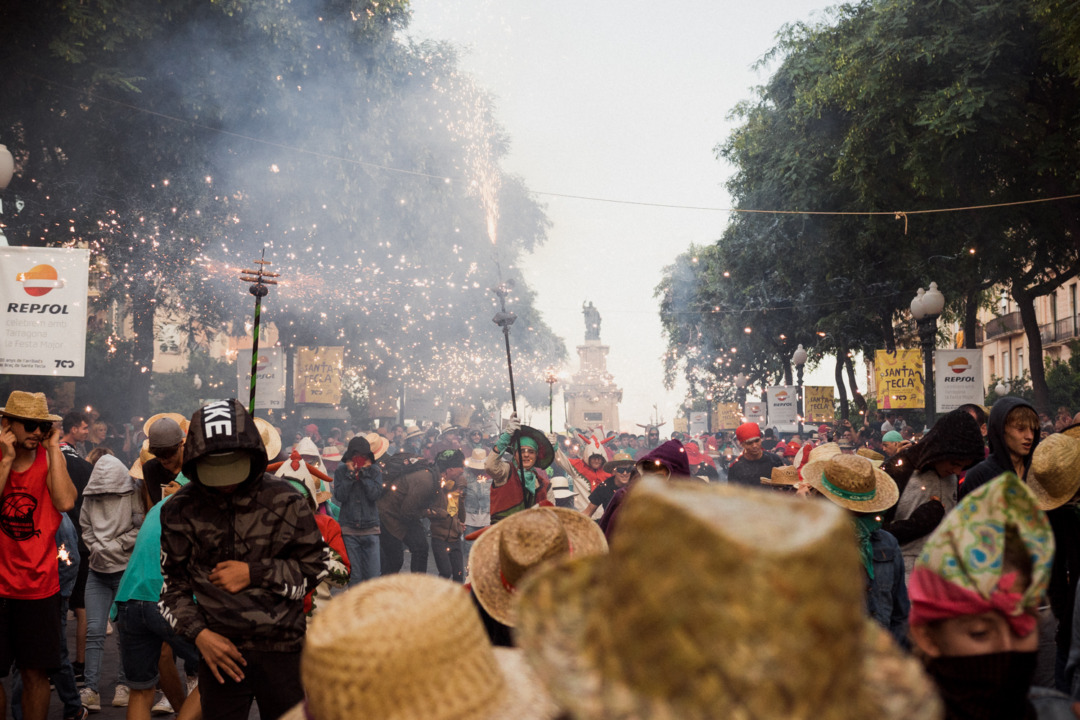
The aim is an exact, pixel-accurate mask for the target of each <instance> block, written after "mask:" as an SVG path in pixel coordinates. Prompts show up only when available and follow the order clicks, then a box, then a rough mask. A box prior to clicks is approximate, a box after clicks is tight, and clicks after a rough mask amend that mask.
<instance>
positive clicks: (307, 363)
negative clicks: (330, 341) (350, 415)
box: [249, 347, 345, 405]
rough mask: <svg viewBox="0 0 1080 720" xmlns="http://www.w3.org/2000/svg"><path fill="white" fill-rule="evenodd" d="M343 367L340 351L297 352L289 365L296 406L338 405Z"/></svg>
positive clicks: (321, 349) (325, 349)
mask: <svg viewBox="0 0 1080 720" xmlns="http://www.w3.org/2000/svg"><path fill="white" fill-rule="evenodd" d="M249 360H250V356H249ZM344 367H345V348H344V347H302V348H297V349H296V360H295V363H294V365H293V398H294V399H295V400H296V402H298V403H308V404H316V405H338V404H340V403H341V373H342V369H343V368H344Z"/></svg>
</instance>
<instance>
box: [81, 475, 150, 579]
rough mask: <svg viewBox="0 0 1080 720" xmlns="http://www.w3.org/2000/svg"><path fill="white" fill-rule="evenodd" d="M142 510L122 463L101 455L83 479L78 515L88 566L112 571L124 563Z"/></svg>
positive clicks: (137, 530) (143, 511) (129, 551)
mask: <svg viewBox="0 0 1080 720" xmlns="http://www.w3.org/2000/svg"><path fill="white" fill-rule="evenodd" d="M145 512H146V510H145V509H144V508H143V507H142V502H141V500H140V499H139V496H138V495H137V494H136V493H135V480H134V479H132V477H131V475H129V474H128V469H127V467H125V466H124V463H123V462H121V461H120V459H119V458H117V457H116V456H114V455H102V456H101V458H100V459H99V460H98V461H97V464H96V465H95V466H94V470H93V472H91V473H90V479H89V480H88V481H87V482H86V489H85V490H83V504H82V512H81V513H80V515H79V525H80V526H81V527H82V538H83V543H84V544H85V545H86V547H87V549H88V550H89V551H90V558H89V562H90V569H91V570H95V571H97V572H100V573H114V572H120V571H121V570H123V569H124V568H126V567H127V564H128V559H129V558H130V557H131V551H132V549H133V548H134V547H135V538H136V536H137V535H138V534H139V527H140V526H141V525H142V521H143V515H144V513H145Z"/></svg>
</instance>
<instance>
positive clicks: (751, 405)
mask: <svg viewBox="0 0 1080 720" xmlns="http://www.w3.org/2000/svg"><path fill="white" fill-rule="evenodd" d="M743 415H745V416H746V422H752V423H757V424H758V425H761V424H763V423H764V422H765V404H764V403H761V402H757V401H754V402H747V403H746V405H745V407H744V408H743Z"/></svg>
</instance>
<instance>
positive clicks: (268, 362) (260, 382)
mask: <svg viewBox="0 0 1080 720" xmlns="http://www.w3.org/2000/svg"><path fill="white" fill-rule="evenodd" d="M255 368H256V369H255V372H256V375H257V378H256V381H257V382H256V383H255V407H256V409H258V408H262V409H268V410H277V409H282V408H284V407H285V354H284V353H283V352H282V350H281V348H276V347H271V348H259V360H258V362H257V363H256V365H255ZM236 397H238V398H240V402H241V403H243V404H244V407H247V404H248V398H250V397H251V351H250V350H238V351H237V353H236Z"/></svg>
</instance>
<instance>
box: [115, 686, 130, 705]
mask: <svg viewBox="0 0 1080 720" xmlns="http://www.w3.org/2000/svg"><path fill="white" fill-rule="evenodd" d="M128 693H129V690H128V686H127V685H117V686H116V694H115V695H113V699H112V706H113V707H127V704H128Z"/></svg>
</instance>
